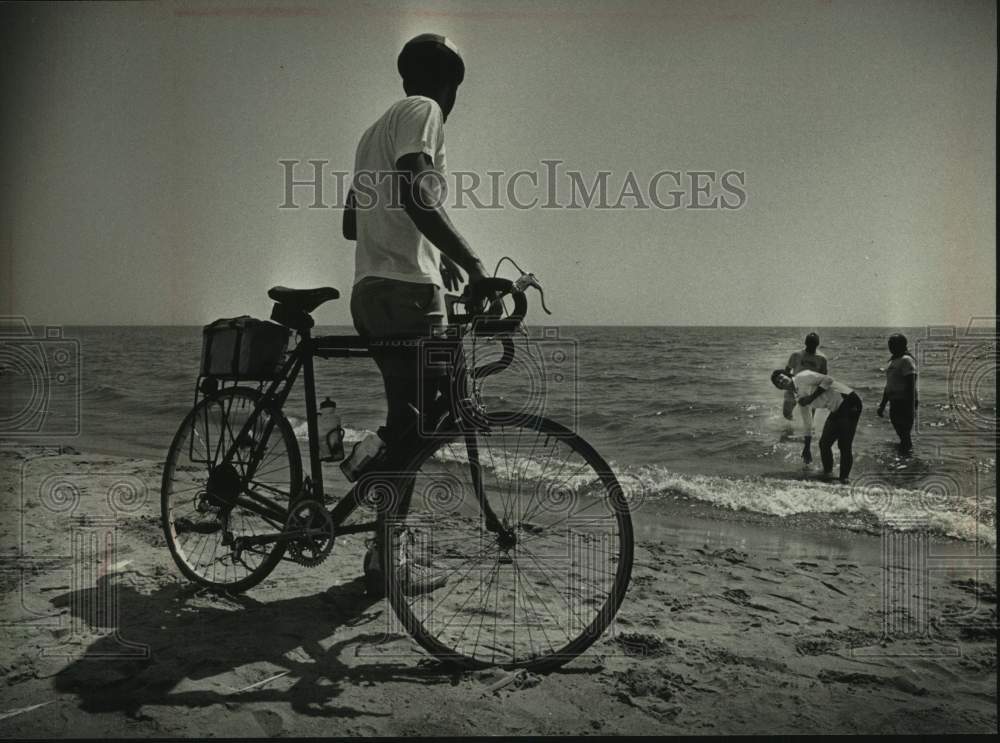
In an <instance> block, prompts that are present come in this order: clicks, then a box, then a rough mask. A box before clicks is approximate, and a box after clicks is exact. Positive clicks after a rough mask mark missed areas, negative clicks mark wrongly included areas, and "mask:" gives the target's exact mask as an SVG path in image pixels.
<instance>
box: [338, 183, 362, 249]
mask: <svg viewBox="0 0 1000 743" xmlns="http://www.w3.org/2000/svg"><path fill="white" fill-rule="evenodd" d="M357 204H358V200H357V198H355V196H354V189H353V188H352V189H351V190H350V191H348V192H347V203H346V204H344V222H343V225H342V227H343V231H344V237H345V238H346V239H348V240H357V239H358V213H357V210H356V208H357Z"/></svg>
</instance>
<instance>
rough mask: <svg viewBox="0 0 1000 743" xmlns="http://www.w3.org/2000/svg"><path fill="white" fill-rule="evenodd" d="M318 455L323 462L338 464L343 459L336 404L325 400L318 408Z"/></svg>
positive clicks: (342, 441)
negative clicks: (319, 449)
mask: <svg viewBox="0 0 1000 743" xmlns="http://www.w3.org/2000/svg"><path fill="white" fill-rule="evenodd" d="M317 427H318V428H319V440H320V442H321V443H320V448H321V451H320V454H321V457H320V459H322V460H323V461H324V462H339V461H340V460H341V459H343V458H344V429H343V428H342V427H341V425H340V413H338V412H337V403H335V402H334V401H333V400H331V399H330V398H329V397H328V398H326V399H325V400H324V401H323V402H321V403H320V406H319V420H318V421H317Z"/></svg>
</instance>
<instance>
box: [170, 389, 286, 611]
mask: <svg viewBox="0 0 1000 743" xmlns="http://www.w3.org/2000/svg"><path fill="white" fill-rule="evenodd" d="M260 397H261V395H260V393H258V392H257V391H256V390H253V389H249V388H245V387H230V388H228V389H225V390H222V391H221V392H219V393H218V394H216V395H212V396H210V397H207V398H205V399H203V400H202V401H201V402H199V403H198V404H197V405H196V406H195V407H194V408H193V409H192V410H191V412H190V413H188V415H187V417H186V418H185V419H184V422H183V423H181V426H180V429H179V430H178V431H177V434H176V435H175V436H174V440H173V443H172V444H171V445H170V451H169V453H168V454H167V461H166V463H165V464H164V467H163V483H162V488H161V509H162V518H163V531H164V534H165V535H166V539H167V545H168V546H169V548H170V554H171V555H172V556H173V558H174V561H175V562H176V563H177V566H178V567H179V568H180V570H181V572H182V573H183V574H184V575H185V576H186V577H187V578H188V579H190V580H192V581H194V582H196V583H199V584H201V585H203V586H207V587H208V588H211V589H213V590H220V591H222V590H224V591H229V592H238V591H244V590H246V589H248V588H250V587H252V586H255V585H257V584H258V583H260V581H262V580H263V579H264V578H265V577H267V575H268V574H269V573H270V572H271V571H272V570H274V568H275V566H276V565H277V564H278V562H279V561H280V560H281V557H282V555H283V554H284V551H285V546H284V543H283V542H280V541H272V542H268V543H265V544H259V545H246V544H245V540H246V538H248V537H254V536H259V535H261V534H275V533H278V532H281V531H282V530H283V528H284V526H285V520H286V518H287V516H288V512H289V505H290V503H291V502H292V500H293V498H296V497H298V494H299V492H300V490H301V487H302V462H301V459H300V457H299V447H298V443H297V442H296V440H295V434H294V432H293V431H292V427H291V424H289V422H288V420H287V419H286V418H285V417H284V415H282V414H281V412H280V411H277V412H275V411H271V410H269V409H267V408H262V409H261V410H260V414H259V415H258V417H257V420H256V421H255V423H254V425H253V427H252V428H251V429H249V430H248V431H247V433H246V434H245V435H244V436H243V437H242V438H241V437H240V432H241V431H242V429H243V427H244V424H245V423H247V421H248V420H250V418H251V416H252V414H253V412H254V409H255V407H256V405H257V403H258V401H259V399H260ZM234 442H236V443H237V446H236V448H235V451H234V454H233V457H232V460H231V461H230V462H226V461H224V458H225V455H226V452H227V451H228V450H229V449H230V448H231V447H232V445H233V443H234ZM257 447H262V448H257ZM255 450H256V451H258V453H259V456H260V457H261V459H260V462H259V464H258V465H257V466H256V468H254V469H253V472H252V473H251V474H250V476H249V479H248V478H247V475H248V471H249V469H250V460H251V456H252V454H253V452H254V451H255ZM248 500H253V501H254V502H255V503H257V504H260V505H261V506H262V507H264V508H265V509H266V510H267V511H269V515H268V516H263V515H261V514H260V513H256V512H255V511H254V510H251V509H249V508H247V507H246V506H245V505H242V504H241V501H242V502H244V503H245V502H246V501H248Z"/></svg>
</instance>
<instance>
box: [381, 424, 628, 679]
mask: <svg viewBox="0 0 1000 743" xmlns="http://www.w3.org/2000/svg"><path fill="white" fill-rule="evenodd" d="M487 421H488V424H489V426H488V430H480V431H477V432H475V433H461V432H452V433H450V434H443V435H442V436H441V437H440V438H437V439H436V440H433V441H431V442H430V443H429V444H428V445H427V446H426V447H425V448H424V450H423V451H421V452H420V453H419V454H418V455H417V456H416V458H415V459H414V461H413V465H412V467H408V468H407V478H406V486H405V487H404V488H402V489H400V490H398V491H397V496H396V497H398V498H399V502H397V503H396V504H394V507H393V509H392V510H391V511H390V514H391V515H390V516H389V518H388V519H387V522H386V525H385V527H384V529H385V530H384V532H383V535H384V536H383V539H382V540H381V541H382V545H383V549H382V561H383V565H384V566H385V579H386V593H387V597H388V599H389V601H390V603H391V604H392V607H393V609H394V610H395V612H396V614H397V616H398V617H399V619H400V621H401V622H402V623H403V625H404V626H405V627H406V629H407V630H408V631H409V632H410V634H412V635H413V637H414V638H415V639H416V640H417V642H418V643H420V645H421V646H423V647H424V648H425V649H426V650H428V651H429V652H431V653H432V654H434V655H435V656H437V657H439V658H441V659H443V660H446V661H449V662H453V663H456V664H459V665H462V666H465V667H473V668H475V667H486V666H502V667H508V668H513V667H523V668H530V669H536V670H537V669H546V668H552V667H556V666H559V665H561V664H563V663H565V662H567V661H569V660H570V659H572V658H575V657H576V656H578V655H579V654H580V653H582V652H583V651H584V650H586V649H587V648H588V647H589V646H590V645H591V644H592V643H593V642H594V641H595V640H596V639H597V638H598V637H599V636H600V635H601V634H602V633H603V632H604V630H605V629H607V628H608V626H609V625H610V623H611V621H612V619H613V618H614V615H615V613H616V612H617V611H618V608H619V607H620V606H621V603H622V600H623V598H624V596H625V592H626V589H627V588H628V583H629V578H630V575H631V571H632V554H633V535H632V521H631V518H630V515H629V509H628V504H627V501H626V499H625V496H624V494H623V492H622V488H621V486H620V485H619V483H618V480H617V478H616V477H615V475H614V473H613V472H612V470H611V468H610V467H609V466H608V464H607V462H605V461H604V459H602V458H601V456H600V455H599V454H598V453H597V452H596V451H595V450H594V449H593V448H592V447H591V446H590V445H589V444H588V443H587V442H586V441H584V440H583V439H582V438H580V437H579V436H577V435H576V434H575V433H573V432H572V431H570V430H568V429H566V428H564V427H563V426H561V425H559V424H558V423H555V422H553V421H550V420H548V419H546V418H541V417H538V416H532V415H523V414H517V413H495V414H491V415H489V416H488V418H487ZM409 473H414V474H413V476H412V479H410V477H409ZM484 502H485V503H487V504H488V506H484V505H483V503H484Z"/></svg>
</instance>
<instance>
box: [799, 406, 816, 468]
mask: <svg viewBox="0 0 1000 743" xmlns="http://www.w3.org/2000/svg"><path fill="white" fill-rule="evenodd" d="M799 417H800V418H801V419H802V433H803V435H804V438H805V441H804V442H803V444H802V461H803V462H805V463H806V464H811V463H812V437H813V409H812V408H810V407H809V406H807V405H800V406H799Z"/></svg>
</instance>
